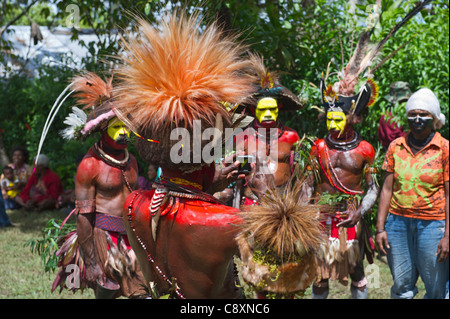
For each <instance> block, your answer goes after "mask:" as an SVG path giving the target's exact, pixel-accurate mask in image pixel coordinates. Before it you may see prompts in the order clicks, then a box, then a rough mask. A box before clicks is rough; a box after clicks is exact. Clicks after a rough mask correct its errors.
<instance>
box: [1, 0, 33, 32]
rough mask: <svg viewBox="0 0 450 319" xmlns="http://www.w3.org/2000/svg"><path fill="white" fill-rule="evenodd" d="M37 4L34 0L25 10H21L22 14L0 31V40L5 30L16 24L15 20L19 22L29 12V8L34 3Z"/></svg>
mask: <svg viewBox="0 0 450 319" xmlns="http://www.w3.org/2000/svg"><path fill="white" fill-rule="evenodd" d="M36 2H38V0H34V1H33V2H31V3H30V4H29V5H28V6H27V7H26V8H25V9H23V11H22V13H20V14H19V15H17V16H16V17H15V18H14V19H12V20H11V21H9V22H8V23H7V24H6V26H5V27H4V28H3V29H2V30H1V31H0V38H1V37H2V35H3V33H4V32H5V31H6V29H8V28H9V27H10V26H11V25H13V24H14V23H16V21H17V20H19V19H20V18H22V17H23V16H24V15H25V14H26V13H27V12H28V10H30V8H31V7H32V6H33V5H34V4H35V3H36Z"/></svg>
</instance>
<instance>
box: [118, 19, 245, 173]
mask: <svg viewBox="0 0 450 319" xmlns="http://www.w3.org/2000/svg"><path fill="white" fill-rule="evenodd" d="M137 22H138V26H139V36H138V37H135V36H132V35H131V34H130V35H129V40H128V41H125V40H122V48H123V50H124V53H123V55H122V58H121V60H122V65H121V66H120V67H119V70H118V72H117V73H116V74H117V76H118V77H119V79H120V82H121V84H120V85H118V86H117V87H116V88H115V93H114V95H115V98H116V99H117V103H116V104H115V109H116V110H117V114H118V116H119V117H120V118H121V120H122V121H124V122H125V123H126V124H127V125H128V126H129V127H130V128H131V129H132V130H134V131H135V132H137V133H138V134H139V135H141V136H143V137H144V138H145V139H148V138H151V139H154V140H157V141H158V142H159V143H149V142H147V141H145V140H144V139H142V140H138V143H140V144H139V149H140V152H141V153H142V155H143V158H144V159H145V160H147V161H150V162H153V163H159V164H160V165H161V166H163V167H168V166H171V165H170V159H169V158H168V157H167V156H164V155H163V153H168V151H169V149H168V148H170V147H171V146H173V145H174V144H175V143H177V142H178V141H169V137H170V132H171V130H172V129H174V128H177V127H184V128H186V129H188V130H191V129H192V127H193V122H194V121H196V120H199V121H201V127H202V129H206V128H208V127H213V126H214V123H216V120H217V118H218V117H219V116H220V117H221V119H220V120H219V121H218V122H220V123H223V125H231V121H230V115H231V114H229V112H228V111H227V109H226V108H225V106H224V103H223V102H228V103H230V104H235V103H239V102H240V101H241V99H243V98H244V97H245V96H247V95H248V94H249V92H251V90H252V87H251V84H250V83H251V82H252V81H251V80H250V77H251V75H249V73H248V72H247V70H248V69H249V68H250V62H249V61H248V59H245V58H243V57H242V55H243V53H244V50H245V47H244V46H242V45H241V44H239V43H237V42H236V41H235V40H236V38H235V37H231V36H226V35H225V34H224V33H222V32H221V30H220V29H219V28H218V26H217V24H216V23H212V24H210V25H208V26H206V27H205V28H202V27H201V26H200V20H199V17H198V15H197V14H194V15H192V16H191V17H187V16H186V15H185V14H183V13H181V14H178V13H177V12H175V13H173V14H168V15H166V16H164V17H163V18H162V20H161V21H160V22H159V24H158V25H156V26H154V25H151V24H150V23H149V22H147V21H145V20H143V19H141V18H138V19H137ZM222 129H223V126H222ZM206 142H208V141H206ZM191 145H192V144H191ZM148 153H153V155H151V154H148ZM182 166H183V165H182V163H181V164H179V165H177V166H176V167H177V168H180V169H182ZM197 166H198V164H197Z"/></svg>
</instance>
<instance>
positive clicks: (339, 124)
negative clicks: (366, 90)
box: [327, 112, 347, 133]
mask: <svg viewBox="0 0 450 319" xmlns="http://www.w3.org/2000/svg"><path fill="white" fill-rule="evenodd" d="M346 124H347V116H345V113H344V112H328V113H327V128H328V131H331V130H336V131H339V132H341V133H342V132H343V131H344V129H345V125H346Z"/></svg>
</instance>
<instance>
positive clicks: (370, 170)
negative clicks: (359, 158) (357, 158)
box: [364, 166, 380, 174]
mask: <svg viewBox="0 0 450 319" xmlns="http://www.w3.org/2000/svg"><path fill="white" fill-rule="evenodd" d="M379 172H380V170H379V169H378V168H376V167H370V166H368V167H366V168H365V169H364V173H369V174H378V173H379Z"/></svg>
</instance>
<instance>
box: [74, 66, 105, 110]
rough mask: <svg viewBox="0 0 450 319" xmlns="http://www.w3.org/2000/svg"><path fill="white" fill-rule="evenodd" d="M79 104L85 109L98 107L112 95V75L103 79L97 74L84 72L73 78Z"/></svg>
mask: <svg viewBox="0 0 450 319" xmlns="http://www.w3.org/2000/svg"><path fill="white" fill-rule="evenodd" d="M72 84H73V86H72V88H73V90H74V91H75V92H77V93H76V94H75V97H77V98H78V100H77V104H78V105H84V107H83V109H87V108H92V107H96V106H98V105H99V104H100V105H101V104H102V103H103V102H105V101H106V100H108V99H110V98H111V97H112V77H111V78H109V79H107V80H106V82H105V81H103V80H102V79H101V78H100V77H99V76H98V75H97V74H95V73H92V72H84V73H83V74H82V75H78V76H75V77H74V78H73V79H72Z"/></svg>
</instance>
